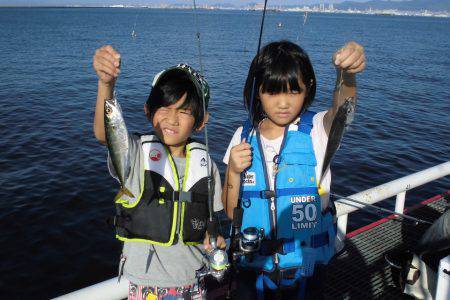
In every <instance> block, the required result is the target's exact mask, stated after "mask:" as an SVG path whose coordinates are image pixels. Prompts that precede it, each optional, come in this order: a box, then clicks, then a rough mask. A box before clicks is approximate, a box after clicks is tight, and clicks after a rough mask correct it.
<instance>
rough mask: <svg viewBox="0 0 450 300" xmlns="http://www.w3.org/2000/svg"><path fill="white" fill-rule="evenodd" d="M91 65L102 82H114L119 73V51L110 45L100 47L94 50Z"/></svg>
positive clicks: (109, 83) (108, 83)
mask: <svg viewBox="0 0 450 300" xmlns="http://www.w3.org/2000/svg"><path fill="white" fill-rule="evenodd" d="M92 65H93V67H94V70H95V72H96V73H97V76H98V78H99V79H100V80H101V81H102V82H103V83H104V84H107V85H111V84H114V83H115V80H116V78H117V76H119V74H120V53H119V52H117V51H116V50H115V49H114V48H113V47H112V46H110V45H106V46H103V47H100V48H98V49H97V50H96V51H95V54H94V61H93V63H92Z"/></svg>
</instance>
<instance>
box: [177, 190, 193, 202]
mask: <svg viewBox="0 0 450 300" xmlns="http://www.w3.org/2000/svg"><path fill="white" fill-rule="evenodd" d="M179 197H180V198H179V200H180V201H183V202H189V203H191V202H192V193H191V192H185V191H180V192H179Z"/></svg>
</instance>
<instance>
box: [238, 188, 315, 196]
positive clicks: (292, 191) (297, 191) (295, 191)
mask: <svg viewBox="0 0 450 300" xmlns="http://www.w3.org/2000/svg"><path fill="white" fill-rule="evenodd" d="M310 194H317V187H303V188H285V189H277V190H276V191H271V190H262V191H242V198H243V199H250V198H261V199H270V198H272V197H275V196H276V197H283V196H292V195H310Z"/></svg>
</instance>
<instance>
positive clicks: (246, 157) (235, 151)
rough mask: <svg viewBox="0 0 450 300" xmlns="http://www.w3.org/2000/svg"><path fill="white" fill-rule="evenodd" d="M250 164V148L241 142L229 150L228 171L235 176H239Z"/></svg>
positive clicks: (247, 144)
mask: <svg viewBox="0 0 450 300" xmlns="http://www.w3.org/2000/svg"><path fill="white" fill-rule="evenodd" d="M251 164H252V146H251V145H250V144H249V143H247V142H246V141H245V139H243V140H242V143H240V144H239V145H236V146H234V147H233V148H231V151H230V162H229V166H230V171H231V172H233V173H235V174H241V173H242V172H243V171H244V170H245V169H247V168H248V167H250V165H251Z"/></svg>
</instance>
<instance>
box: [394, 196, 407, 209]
mask: <svg viewBox="0 0 450 300" xmlns="http://www.w3.org/2000/svg"><path fill="white" fill-rule="evenodd" d="M405 197H406V191H403V192H401V193H398V194H397V199H396V200H395V212H396V213H400V214H402V213H403V210H404V209H405Z"/></svg>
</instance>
